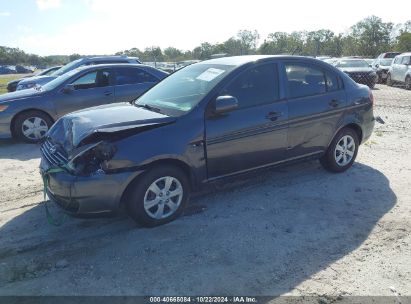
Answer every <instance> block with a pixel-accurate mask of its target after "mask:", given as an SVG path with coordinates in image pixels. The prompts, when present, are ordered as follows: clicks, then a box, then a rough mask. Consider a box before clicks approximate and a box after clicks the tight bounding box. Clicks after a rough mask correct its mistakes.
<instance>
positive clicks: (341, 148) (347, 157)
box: [320, 128, 359, 172]
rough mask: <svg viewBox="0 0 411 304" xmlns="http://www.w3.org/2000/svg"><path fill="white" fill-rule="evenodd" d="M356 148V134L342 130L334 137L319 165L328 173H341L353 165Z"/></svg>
mask: <svg viewBox="0 0 411 304" xmlns="http://www.w3.org/2000/svg"><path fill="white" fill-rule="evenodd" d="M358 147H359V140H358V135H357V133H356V132H355V131H354V130H352V129H350V128H344V129H342V130H341V131H339V132H338V133H337V135H336V136H335V137H334V139H333V141H332V142H331V144H330V146H329V147H328V149H327V152H326V153H325V155H324V156H323V157H322V158H321V159H320V163H321V165H322V166H323V167H324V168H325V169H326V170H328V171H331V172H343V171H345V170H347V169H348V168H350V167H351V166H352V164H353V163H354V161H355V158H356V157H357V153H358Z"/></svg>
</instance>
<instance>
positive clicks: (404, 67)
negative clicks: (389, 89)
mask: <svg viewBox="0 0 411 304" xmlns="http://www.w3.org/2000/svg"><path fill="white" fill-rule="evenodd" d="M396 83H398V84H404V85H405V88H406V89H407V90H411V52H409V53H402V54H401V55H398V56H396V57H395V59H394V61H393V62H392V64H391V67H390V69H389V70H388V76H387V85H389V86H392V85H393V84H396Z"/></svg>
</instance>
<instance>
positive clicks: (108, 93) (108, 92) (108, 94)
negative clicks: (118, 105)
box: [104, 91, 113, 96]
mask: <svg viewBox="0 0 411 304" xmlns="http://www.w3.org/2000/svg"><path fill="white" fill-rule="evenodd" d="M111 94H113V92H110V91H105V92H104V95H106V96H110V95H111Z"/></svg>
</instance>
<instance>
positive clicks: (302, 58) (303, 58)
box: [196, 55, 323, 66]
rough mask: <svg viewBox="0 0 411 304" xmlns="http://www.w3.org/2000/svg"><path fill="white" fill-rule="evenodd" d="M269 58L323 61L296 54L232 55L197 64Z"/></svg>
mask: <svg viewBox="0 0 411 304" xmlns="http://www.w3.org/2000/svg"><path fill="white" fill-rule="evenodd" d="M269 59H282V60H295V59H299V60H303V61H307V62H316V63H319V62H321V63H323V61H322V60H319V59H316V58H311V57H306V56H294V55H244V56H232V57H221V58H216V59H210V60H205V61H201V62H199V63H196V64H222V65H234V66H240V65H244V64H247V63H251V62H258V61H265V60H269Z"/></svg>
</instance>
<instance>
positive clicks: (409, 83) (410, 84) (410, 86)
mask: <svg viewBox="0 0 411 304" xmlns="http://www.w3.org/2000/svg"><path fill="white" fill-rule="evenodd" d="M405 89H407V90H411V76H407V78H405Z"/></svg>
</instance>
